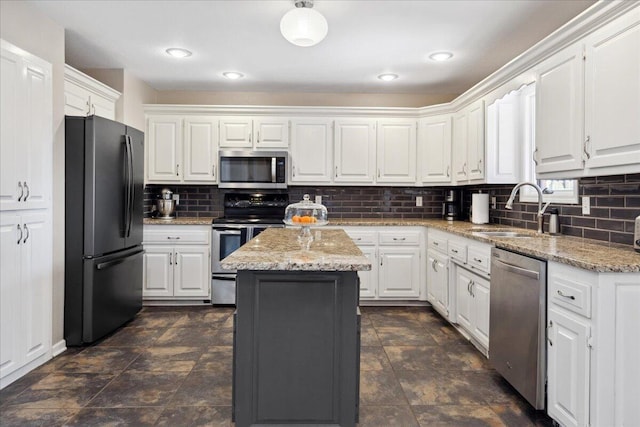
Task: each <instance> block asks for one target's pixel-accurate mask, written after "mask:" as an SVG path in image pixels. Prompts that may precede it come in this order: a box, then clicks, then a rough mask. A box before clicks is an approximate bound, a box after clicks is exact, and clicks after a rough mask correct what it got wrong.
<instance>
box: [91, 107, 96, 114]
mask: <svg viewBox="0 0 640 427" xmlns="http://www.w3.org/2000/svg"><path fill="white" fill-rule="evenodd" d="M91 106H92V107H93V115H94V116H95V115H96V104H91Z"/></svg>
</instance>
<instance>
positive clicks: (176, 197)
mask: <svg viewBox="0 0 640 427" xmlns="http://www.w3.org/2000/svg"><path fill="white" fill-rule="evenodd" d="M173 200H175V202H176V206H178V205H180V195H179V194H174V195H173Z"/></svg>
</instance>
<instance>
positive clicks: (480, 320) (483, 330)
mask: <svg viewBox="0 0 640 427" xmlns="http://www.w3.org/2000/svg"><path fill="white" fill-rule="evenodd" d="M489 286H490V285H489V281H488V280H486V279H484V278H482V277H480V276H477V275H475V274H474V278H473V286H472V287H471V297H472V298H473V311H472V313H473V316H472V319H473V329H472V330H471V333H472V334H473V336H474V337H475V338H476V339H477V340H478V342H480V344H482V345H483V346H484V347H485V348H489V295H490V290H489Z"/></svg>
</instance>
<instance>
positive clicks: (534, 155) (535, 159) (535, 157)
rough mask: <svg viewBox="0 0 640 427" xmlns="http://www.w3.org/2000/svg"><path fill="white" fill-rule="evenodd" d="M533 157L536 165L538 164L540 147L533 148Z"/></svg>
mask: <svg viewBox="0 0 640 427" xmlns="http://www.w3.org/2000/svg"><path fill="white" fill-rule="evenodd" d="M531 157H533V163H535V164H536V166H538V159H537V157H538V147H536V149H535V150H533V153H532V154H531Z"/></svg>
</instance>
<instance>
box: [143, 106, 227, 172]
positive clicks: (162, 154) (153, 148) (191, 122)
mask: <svg viewBox="0 0 640 427" xmlns="http://www.w3.org/2000/svg"><path fill="white" fill-rule="evenodd" d="M145 155H146V158H147V173H146V182H151V183H153V182H156V183H163V182H172V183H179V182H185V183H202V184H215V183H217V182H218V171H217V162H218V120H217V119H216V118H215V117H211V116H153V117H149V119H148V130H147V144H146V150H145Z"/></svg>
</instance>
